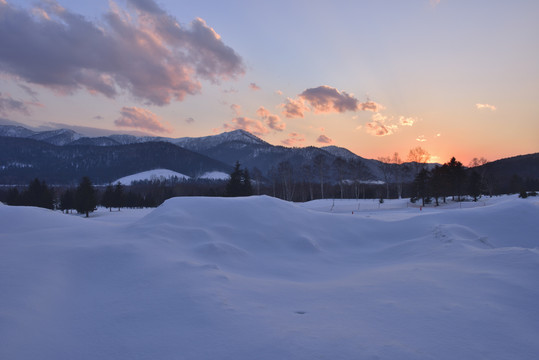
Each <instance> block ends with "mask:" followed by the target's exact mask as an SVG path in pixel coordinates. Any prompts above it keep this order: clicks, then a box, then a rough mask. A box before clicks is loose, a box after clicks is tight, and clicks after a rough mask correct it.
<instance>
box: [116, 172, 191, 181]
mask: <svg viewBox="0 0 539 360" xmlns="http://www.w3.org/2000/svg"><path fill="white" fill-rule="evenodd" d="M174 176H176V177H178V179H189V176H187V175H184V174H181V173H179V172H176V171H172V170H168V169H154V170H149V171H144V172H140V173H137V174H133V175H129V176H124V177H123V178H120V179H118V180H115V181H114V182H113V184H116V183H118V182H120V183H122V184H126V185H130V184H131V183H132V182H133V181H142V180H167V179H170V178H172V177H174Z"/></svg>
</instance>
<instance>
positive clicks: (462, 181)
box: [0, 154, 539, 215]
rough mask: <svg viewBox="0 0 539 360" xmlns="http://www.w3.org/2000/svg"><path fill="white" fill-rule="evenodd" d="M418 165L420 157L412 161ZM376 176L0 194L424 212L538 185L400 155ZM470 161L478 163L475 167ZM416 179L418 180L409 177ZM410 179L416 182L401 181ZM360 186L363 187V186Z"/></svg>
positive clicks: (0, 197) (35, 200)
mask: <svg viewBox="0 0 539 360" xmlns="http://www.w3.org/2000/svg"><path fill="white" fill-rule="evenodd" d="M417 158H418V159H419V157H417ZM384 160H386V161H383V162H381V163H380V171H381V174H382V176H383V179H384V181H373V180H364V179H363V176H364V173H365V168H364V165H363V164H362V162H361V161H358V160H345V159H342V158H337V159H335V160H334V161H332V162H329V160H328V158H326V157H324V156H316V157H315V158H314V159H313V161H312V164H310V165H305V164H304V165H302V166H300V167H297V166H296V167H295V166H293V165H292V164H291V163H290V162H289V161H282V162H280V163H279V164H278V165H277V166H275V167H272V168H271V169H270V170H269V171H268V172H267V173H266V174H262V172H261V171H260V170H259V169H257V168H256V167H255V168H253V169H252V170H251V171H249V170H248V169H241V165H240V164H239V162H238V163H236V166H235V168H234V171H233V172H232V173H231V174H230V179H229V180H228V181H225V180H206V179H179V178H174V177H173V178H169V179H152V180H144V181H136V182H133V183H132V184H131V185H128V186H127V185H122V184H109V185H108V186H94V185H93V184H92V182H91V180H90V178H88V177H84V178H83V179H82V180H81V182H80V184H79V185H78V186H77V187H65V186H64V187H50V186H48V185H47V184H46V183H45V182H44V181H40V180H39V179H34V180H33V181H31V182H30V184H29V185H28V186H27V187H11V188H4V189H0V201H2V202H4V203H6V204H8V205H26V206H39V207H44V208H48V209H59V210H62V211H66V212H69V211H71V212H72V211H74V210H75V211H77V212H79V213H83V214H86V215H87V214H88V212H91V211H93V210H94V209H95V208H96V206H98V205H100V206H103V207H106V208H108V209H109V210H110V211H113V210H115V211H119V210H120V209H122V208H142V207H156V206H159V205H160V204H162V203H163V202H164V201H165V200H167V199H169V198H172V197H177V196H248V195H269V196H273V197H277V198H281V199H284V200H288V201H298V202H304V201H310V200H315V199H322V198H342V199H345V198H347V199H373V198H376V199H391V198H400V197H404V198H411V201H414V202H415V201H418V200H419V201H420V202H421V204H422V205H424V204H428V203H431V202H432V203H434V204H436V205H438V204H440V203H443V202H446V201H447V200H448V199H450V200H452V201H462V200H464V199H472V200H477V199H479V198H480V197H481V196H485V195H488V196H493V195H499V194H511V193H513V194H514V193H519V194H521V196H523V197H524V196H526V195H528V194H532V195H533V194H534V190H537V189H539V179H537V178H522V177H519V176H518V175H513V176H504V177H503V178H500V177H499V176H496V173H494V174H492V173H491V171H490V168H489V167H488V166H485V165H488V164H487V162H486V160H484V159H481V160H482V161H480V162H477V161H476V162H475V165H476V166H473V167H468V168H466V167H464V166H463V165H462V163H461V162H459V161H457V160H456V159H455V158H452V159H451V160H450V161H448V162H447V163H445V164H443V165H441V166H435V167H434V168H432V166H431V168H430V169H429V166H428V164H426V162H424V161H423V162H422V161H415V162H412V163H411V164H410V165H408V166H406V165H402V164H400V162H401V161H400V159H399V158H398V154H395V155H394V156H393V158H392V159H389V157H388V158H387V159H384ZM474 160H475V159H474ZM414 174H415V175H414ZM411 178H413V179H414V180H413V181H409V180H408V181H405V180H407V179H411ZM362 179H363V180H362Z"/></svg>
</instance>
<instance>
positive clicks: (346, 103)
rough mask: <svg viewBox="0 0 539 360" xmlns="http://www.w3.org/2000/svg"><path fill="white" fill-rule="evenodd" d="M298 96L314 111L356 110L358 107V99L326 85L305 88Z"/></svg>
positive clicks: (339, 111)
mask: <svg viewBox="0 0 539 360" xmlns="http://www.w3.org/2000/svg"><path fill="white" fill-rule="evenodd" d="M299 97H300V98H301V99H303V100H304V101H305V102H307V103H308V104H309V105H311V106H312V107H313V109H314V111H315V113H331V112H338V113H342V112H345V111H357V110H358V108H359V100H358V99H356V98H354V97H353V95H350V94H348V93H346V92H345V91H343V92H340V91H339V90H337V89H335V88H332V87H330V86H327V85H322V86H319V87H317V88H311V89H307V90H305V91H304V92H302V93H301V94H299Z"/></svg>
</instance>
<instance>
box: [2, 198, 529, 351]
mask: <svg viewBox="0 0 539 360" xmlns="http://www.w3.org/2000/svg"><path fill="white" fill-rule="evenodd" d="M538 200H539V199H536V198H528V199H519V198H517V197H515V196H505V197H499V198H493V199H488V200H487V201H486V202H485V203H483V204H481V205H480V206H477V207H473V208H462V209H461V208H454V207H445V208H444V207H442V208H437V209H433V208H426V209H422V210H419V209H418V208H411V207H405V206H403V204H404V205H406V202H405V201H404V202H403V201H399V200H395V201H387V200H386V202H385V203H384V204H382V205H381V207H380V209H378V208H376V206H377V205H378V204H376V203H374V204H375V206H373V207H372V208H368V206H367V204H368V203H369V201H370V200H367V201H360V204H359V207H360V210H359V211H358V210H357V205H358V203H357V201H355V202H354V201H350V200H349V201H335V205H334V206H333V201H331V200H330V201H328V200H324V201H315V202H311V203H306V204H292V203H287V202H284V201H281V200H277V199H273V198H269V197H265V196H262V197H250V198H226V199H224V198H174V199H170V200H168V201H166V202H165V203H164V204H163V205H162V206H161V207H159V208H157V209H153V210H150V209H145V210H141V211H135V210H125V209H124V210H122V211H120V212H112V213H110V212H107V211H105V210H100V211H99V212H98V213H97V214H92V215H91V217H90V218H89V219H85V218H82V217H80V216H76V215H65V214H61V213H59V212H53V211H49V210H44V209H37V208H29V207H8V206H4V205H1V204H0V344H1V345H0V358H1V359H55V360H56V359H234V360H238V359H272V360H274V359H536V358H537V354H539V341H538V339H539V249H538V246H539V221H538V219H539V201H538ZM372 203H373V202H372V201H370V203H369V204H372ZM328 205H329V206H328ZM338 205H340V207H339V206H338ZM332 206H333V209H330V208H331V207H332ZM354 206H355V208H354ZM336 209H341V210H338V211H336ZM353 209H355V210H353ZM352 211H354V214H352Z"/></svg>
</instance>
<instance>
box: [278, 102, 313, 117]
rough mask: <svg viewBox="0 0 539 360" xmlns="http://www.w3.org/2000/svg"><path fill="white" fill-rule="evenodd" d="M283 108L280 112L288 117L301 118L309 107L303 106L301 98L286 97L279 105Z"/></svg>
mask: <svg viewBox="0 0 539 360" xmlns="http://www.w3.org/2000/svg"><path fill="white" fill-rule="evenodd" d="M281 106H282V108H283V111H282V114H283V115H284V116H285V117H287V118H289V119H294V118H303V117H304V116H305V115H304V114H305V112H306V111H309V108H308V107H307V106H305V103H304V102H303V100H302V99H298V100H294V99H291V98H287V99H286V102H285V103H284V104H282V105H281Z"/></svg>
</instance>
